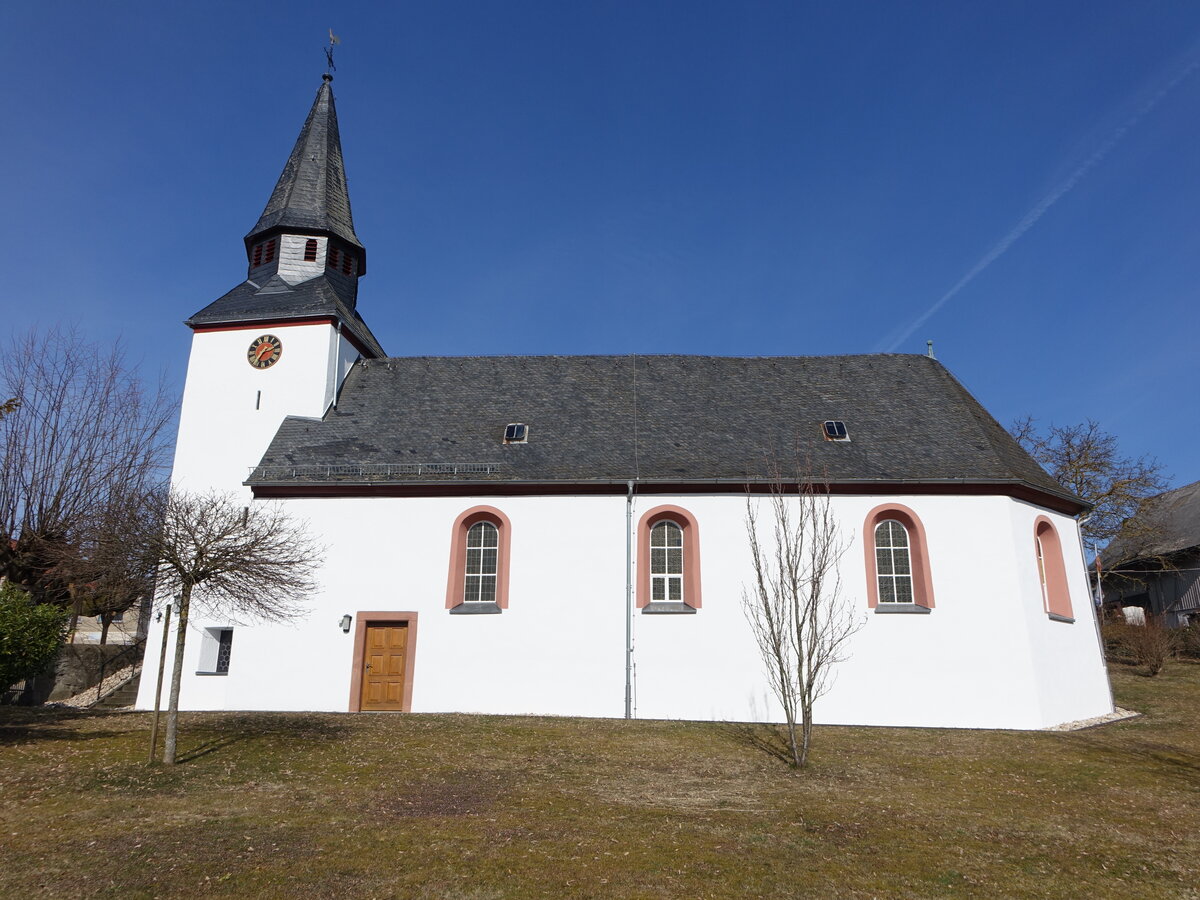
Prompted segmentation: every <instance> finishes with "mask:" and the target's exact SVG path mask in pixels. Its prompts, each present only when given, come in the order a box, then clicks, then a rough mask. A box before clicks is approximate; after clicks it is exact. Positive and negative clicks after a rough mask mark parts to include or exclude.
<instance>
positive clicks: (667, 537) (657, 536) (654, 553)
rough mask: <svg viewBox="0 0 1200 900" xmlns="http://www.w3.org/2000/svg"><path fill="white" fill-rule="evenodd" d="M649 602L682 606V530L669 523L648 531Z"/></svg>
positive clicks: (663, 523)
mask: <svg viewBox="0 0 1200 900" xmlns="http://www.w3.org/2000/svg"><path fill="white" fill-rule="evenodd" d="M650 600H651V601H652V602H654V603H662V602H670V603H682V602H683V529H682V528H680V527H679V526H678V525H676V524H675V523H674V522H671V521H666V522H659V523H658V524H656V525H655V526H654V527H653V528H651V529H650Z"/></svg>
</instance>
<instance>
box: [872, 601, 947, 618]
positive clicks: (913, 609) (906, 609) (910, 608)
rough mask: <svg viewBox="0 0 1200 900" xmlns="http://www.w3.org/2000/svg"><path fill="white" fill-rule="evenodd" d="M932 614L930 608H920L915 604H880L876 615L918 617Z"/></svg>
mask: <svg viewBox="0 0 1200 900" xmlns="http://www.w3.org/2000/svg"><path fill="white" fill-rule="evenodd" d="M931 612H933V610H931V609H930V608H929V607H928V606H918V605H917V604H915V603H880V604H879V605H878V606H876V607H875V613H876V615H878V614H880V613H883V614H893V615H894V614H896V613H901V614H903V613H909V614H912V613H916V614H917V615H920V616H924V615H928V614H929V613H931Z"/></svg>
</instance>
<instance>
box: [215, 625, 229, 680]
mask: <svg viewBox="0 0 1200 900" xmlns="http://www.w3.org/2000/svg"><path fill="white" fill-rule="evenodd" d="M217 641H218V646H217V667H216V671H217V672H228V671H229V655H230V653H231V652H232V651H233V629H232V628H225V629H223V630H222V631H221V633H220V634H219V635H218V636H217Z"/></svg>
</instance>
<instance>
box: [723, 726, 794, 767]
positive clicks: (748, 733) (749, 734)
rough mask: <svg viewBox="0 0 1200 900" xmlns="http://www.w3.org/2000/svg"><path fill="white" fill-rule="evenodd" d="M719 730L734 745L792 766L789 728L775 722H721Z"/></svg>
mask: <svg viewBox="0 0 1200 900" xmlns="http://www.w3.org/2000/svg"><path fill="white" fill-rule="evenodd" d="M717 727H718V730H719V731H720V732H721V733H722V734H724V735H725V736H726V737H728V738H730V739H731V740H732V741H733V742H734V743H737V744H741V745H742V746H744V747H749V748H750V749H752V750H757V751H758V752H759V753H765V754H766V755H767V756H772V757H774V758H775V759H777V760H779V761H780V762H783V763H787V764H788V765H789V766H790V765H791V764H792V750H791V747H790V746H789V745H788V740H787V728H786V727H785V726H783V725H777V724H775V723H774V722H721V723H720V724H719V725H718V726H717Z"/></svg>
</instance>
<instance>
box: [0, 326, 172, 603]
mask: <svg viewBox="0 0 1200 900" xmlns="http://www.w3.org/2000/svg"><path fill="white" fill-rule="evenodd" d="M0 397H11V398H13V400H11V401H9V402H8V403H7V404H6V405H5V415H3V416H2V417H0V451H2V453H3V457H2V459H0V575H3V576H5V577H7V578H8V579H10V580H11V581H12V582H14V583H15V584H17V585H20V586H21V587H22V588H25V589H27V590H28V591H30V593H31V594H32V595H33V596H34V598H35V599H36V600H38V601H39V602H44V601H53V602H58V603H65V602H67V601H68V600H69V599H70V595H71V590H70V588H69V578H68V577H66V576H65V575H64V573H63V572H62V571H60V570H58V569H57V568H56V566H57V562H58V561H61V558H62V549H63V547H64V546H66V545H69V544H71V543H73V542H80V541H85V542H86V541H87V540H88V539H89V537H88V535H87V528H88V527H89V525H91V524H93V523H95V522H96V515H95V511H96V510H99V509H105V508H108V507H110V506H111V503H110V499H111V497H112V496H113V494H114V493H126V494H130V493H133V494H136V493H140V492H142V491H144V490H149V489H150V488H151V486H152V485H153V484H155V483H156V482H158V481H159V480H160V479H161V478H162V474H163V471H164V463H165V461H166V452H167V449H168V442H167V438H168V435H167V426H168V425H169V423H170V421H171V418H172V415H173V413H174V405H173V403H172V402H170V401H169V400H168V397H167V393H166V391H165V388H164V386H163V385H162V384H161V383H160V384H159V385H158V386H157V387H154V388H147V387H146V386H145V385H144V384H143V383H142V380H141V379H140V377H139V376H138V373H137V370H136V368H135V367H132V366H130V365H129V364H128V363H127V362H126V360H125V357H124V353H123V351H122V348H121V346H120V345H119V344H118V345H116V346H113V347H108V348H105V347H101V346H100V345H98V344H93V343H89V342H87V341H86V340H84V339H83V338H82V337H81V336H80V335H79V334H78V333H77V332H74V331H69V330H61V329H54V330H50V331H46V332H42V333H38V332H29V333H28V334H25V335H23V336H17V337H14V338H12V339H11V340H10V341H9V343H8V346H7V347H5V348H3V351H0ZM92 537H94V535H93V536H92Z"/></svg>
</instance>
